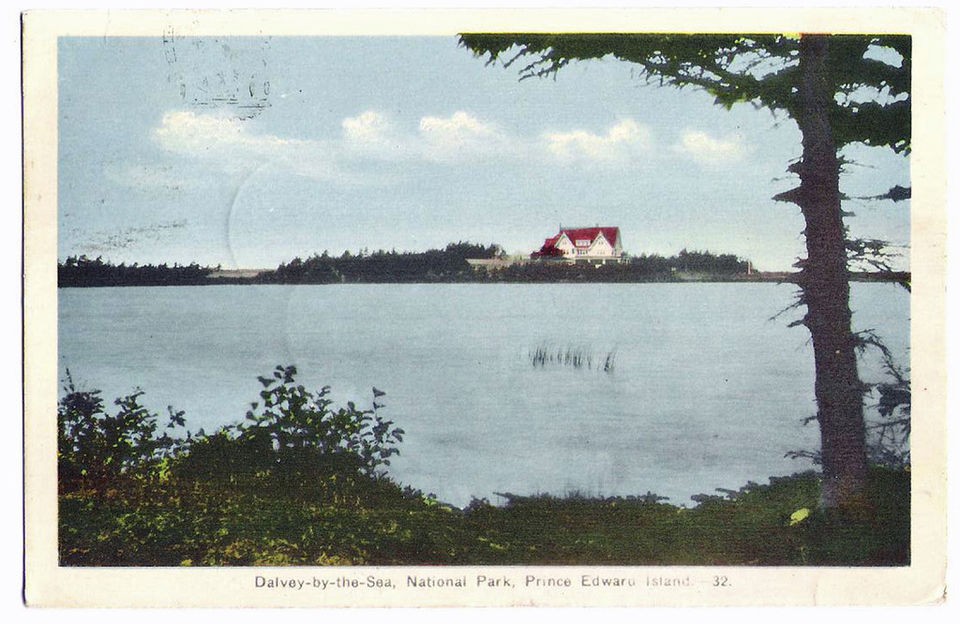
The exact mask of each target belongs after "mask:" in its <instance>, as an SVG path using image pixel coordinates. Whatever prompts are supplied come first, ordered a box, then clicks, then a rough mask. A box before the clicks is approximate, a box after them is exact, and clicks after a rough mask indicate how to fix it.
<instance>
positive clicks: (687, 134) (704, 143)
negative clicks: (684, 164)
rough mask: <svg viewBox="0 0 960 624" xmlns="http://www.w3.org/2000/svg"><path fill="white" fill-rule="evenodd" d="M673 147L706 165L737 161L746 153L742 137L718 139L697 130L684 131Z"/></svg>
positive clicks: (718, 165) (714, 165)
mask: <svg viewBox="0 0 960 624" xmlns="http://www.w3.org/2000/svg"><path fill="white" fill-rule="evenodd" d="M674 149H675V150H676V151H677V152H680V153H682V154H685V155H686V156H689V157H690V158H692V159H693V160H694V161H696V162H697V163H699V164H700V165H703V166H707V167H720V166H724V165H729V164H733V163H737V162H740V161H741V160H742V159H743V157H744V156H745V155H746V154H747V148H746V146H745V145H744V144H743V137H741V136H739V135H735V136H728V137H725V138H722V139H718V138H714V137H711V136H710V135H708V134H707V133H706V132H702V131H699V130H686V131H684V133H683V135H682V136H681V137H680V142H679V143H678V144H677V145H675V146H674Z"/></svg>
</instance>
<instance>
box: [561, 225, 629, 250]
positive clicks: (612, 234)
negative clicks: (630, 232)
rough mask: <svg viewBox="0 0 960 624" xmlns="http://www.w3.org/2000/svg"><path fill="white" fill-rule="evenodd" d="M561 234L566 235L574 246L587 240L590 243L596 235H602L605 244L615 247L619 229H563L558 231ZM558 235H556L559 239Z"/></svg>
mask: <svg viewBox="0 0 960 624" xmlns="http://www.w3.org/2000/svg"><path fill="white" fill-rule="evenodd" d="M560 232H561V233H563V234H566V235H567V238H569V239H570V241H571V242H572V243H573V244H574V245H576V244H577V241H578V240H589V241H590V242H591V243H592V242H593V241H594V239H595V238H597V235H598V234H601V233H602V234H603V237H604V238H605V239H607V242H608V243H610V246H611V247H615V246H616V245H617V237H618V236H619V235H620V228H618V227H592V228H576V229H573V230H568V229H563V230H560ZM559 236H560V234H557V237H558V238H559Z"/></svg>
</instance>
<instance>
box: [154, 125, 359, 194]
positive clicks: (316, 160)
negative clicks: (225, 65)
mask: <svg viewBox="0 0 960 624" xmlns="http://www.w3.org/2000/svg"><path fill="white" fill-rule="evenodd" d="M153 139H154V140H155V141H156V142H157V143H158V144H159V145H160V146H161V147H162V148H163V149H165V150H167V151H170V152H175V153H179V154H183V155H186V156H191V157H194V158H199V159H202V160H205V161H206V162H208V163H210V164H211V165H213V166H215V167H217V168H219V169H221V170H224V171H226V172H228V173H241V172H249V171H251V170H253V169H255V168H258V167H261V166H264V165H274V166H277V167H280V168H283V169H288V170H291V171H293V172H295V173H297V174H299V175H304V176H308V177H316V178H328V177H332V176H336V175H340V173H339V172H338V171H337V169H336V167H334V166H333V163H332V161H331V159H330V158H329V154H328V151H329V150H328V149H327V146H325V145H324V144H323V143H322V142H318V141H304V140H300V139H284V138H281V137H278V136H275V135H272V134H257V133H253V132H251V131H250V130H249V125H248V122H247V121H245V120H241V119H237V118H235V117H228V116H223V115H213V114H197V113H194V112H191V111H171V112H168V113H166V114H165V115H164V116H163V118H162V120H161V122H160V126H159V127H157V128H155V129H154V131H153Z"/></svg>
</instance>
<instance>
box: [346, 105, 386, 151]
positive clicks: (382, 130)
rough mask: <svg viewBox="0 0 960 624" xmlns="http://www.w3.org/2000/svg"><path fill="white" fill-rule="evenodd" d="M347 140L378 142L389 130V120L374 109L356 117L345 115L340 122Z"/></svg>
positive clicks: (368, 142)
mask: <svg viewBox="0 0 960 624" xmlns="http://www.w3.org/2000/svg"><path fill="white" fill-rule="evenodd" d="M340 125H341V127H342V128H343V133H344V135H345V136H346V138H347V140H348V141H354V142H357V143H366V144H380V143H383V141H384V140H385V139H386V137H387V135H388V134H389V133H390V131H391V124H390V122H389V120H388V119H387V118H386V117H385V116H384V115H383V114H381V113H378V112H376V111H365V112H363V113H360V114H359V115H357V116H356V117H347V118H346V119H344V120H343V121H342V122H340Z"/></svg>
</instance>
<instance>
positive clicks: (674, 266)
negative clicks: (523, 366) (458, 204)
mask: <svg viewBox="0 0 960 624" xmlns="http://www.w3.org/2000/svg"><path fill="white" fill-rule="evenodd" d="M502 253H503V252H502V250H501V248H500V246H499V245H493V244H491V245H481V244H475V243H468V242H458V243H450V244H449V245H447V246H446V247H444V248H443V249H430V250H427V251H423V252H411V251H404V252H398V251H384V250H379V251H375V252H373V253H368V252H358V253H356V254H354V253H351V252H349V251H346V252H344V253H343V254H342V255H340V256H331V255H329V254H328V253H327V252H323V253H322V254H318V255H314V256H311V257H310V258H307V259H306V260H303V259H301V258H294V259H293V260H291V261H290V262H285V263H283V264H281V265H280V266H279V267H277V268H276V269H275V270H273V271H267V272H264V273H261V274H260V275H258V276H256V277H243V278H235V277H216V276H211V274H212V273H213V272H214V271H216V269H215V268H209V267H201V266H199V265H197V264H190V265H187V266H180V265H177V264H174V265H173V266H167V265H166V264H161V265H137V264H133V265H129V266H127V265H125V264H119V265H115V264H111V263H109V262H104V261H103V260H102V259H101V258H97V259H95V260H90V259H88V258H86V257H84V256H81V257H79V258H75V257H70V258H67V260H66V262H64V263H62V264H60V265H59V266H58V273H59V285H60V286H61V287H82V286H196V285H206V284H396V283H446V282H657V281H677V280H680V279H686V278H689V277H690V276H693V278H694V279H695V278H697V277H703V278H704V279H724V278H729V277H732V276H735V275H742V274H744V273H746V271H747V266H748V263H747V261H746V260H742V259H740V258H738V257H737V256H734V255H731V254H714V253H711V252H709V251H687V250H686V249H684V250H682V251H681V252H680V253H678V254H677V255H675V256H661V255H659V254H651V255H647V254H643V255H640V256H636V257H633V258H629V259H628V260H627V261H626V262H623V263H619V264H607V265H601V266H595V265H590V264H577V265H573V264H567V263H565V262H561V261H557V260H553V259H541V260H538V261H533V262H525V263H522V264H520V263H518V264H512V265H509V266H505V267H502V268H495V269H492V270H484V269H482V268H479V269H478V268H475V267H473V266H471V265H470V263H469V262H467V260H468V259H487V260H489V259H492V258H497V257H500V256H501V255H502Z"/></svg>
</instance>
